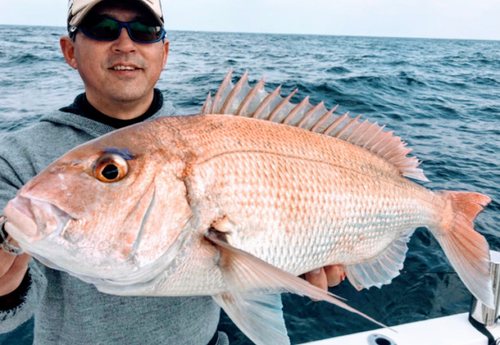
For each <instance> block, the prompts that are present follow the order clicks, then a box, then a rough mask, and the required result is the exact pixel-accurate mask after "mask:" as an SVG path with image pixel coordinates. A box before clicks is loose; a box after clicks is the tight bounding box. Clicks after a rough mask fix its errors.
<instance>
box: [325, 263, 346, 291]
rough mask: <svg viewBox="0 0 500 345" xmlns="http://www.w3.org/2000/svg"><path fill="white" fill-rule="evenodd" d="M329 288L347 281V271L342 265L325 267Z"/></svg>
mask: <svg viewBox="0 0 500 345" xmlns="http://www.w3.org/2000/svg"><path fill="white" fill-rule="evenodd" d="M324 269H325V274H326V278H327V281H328V286H336V285H339V284H340V283H341V282H342V281H343V280H344V279H345V271H344V267H343V266H342V265H332V266H326V267H324Z"/></svg>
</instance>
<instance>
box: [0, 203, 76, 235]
mask: <svg viewBox="0 0 500 345" xmlns="http://www.w3.org/2000/svg"><path fill="white" fill-rule="evenodd" d="M4 214H5V216H6V217H7V220H8V221H7V223H6V230H7V232H8V233H9V234H10V235H11V236H12V237H13V238H14V239H15V240H17V241H18V242H19V243H23V242H28V243H33V242H35V241H37V240H40V239H42V238H51V237H55V236H59V235H61V234H62V233H63V231H64V229H65V228H66V227H67V225H68V224H69V222H70V220H72V219H75V217H73V216H71V215H70V214H69V213H67V212H66V211H64V210H62V209H61V208H60V207H58V206H57V205H55V204H53V203H51V202H48V201H44V200H40V199H35V198H28V197H24V196H20V195H18V196H17V197H16V198H14V199H12V200H11V201H9V202H8V203H7V206H6V207H5V209H4Z"/></svg>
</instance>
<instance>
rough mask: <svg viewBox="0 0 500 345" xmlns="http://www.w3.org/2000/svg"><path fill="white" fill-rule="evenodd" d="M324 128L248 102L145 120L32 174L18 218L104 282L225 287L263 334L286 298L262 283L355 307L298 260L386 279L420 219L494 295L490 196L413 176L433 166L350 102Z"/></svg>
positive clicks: (358, 281)
mask: <svg viewBox="0 0 500 345" xmlns="http://www.w3.org/2000/svg"><path fill="white" fill-rule="evenodd" d="M254 94H257V92H254ZM226 97H227V98H237V97H236V96H235V95H234V94H231V93H229V95H228V93H227V92H226ZM273 97H274V96H273ZM219 98H220V97H219ZM219 98H217V97H216V99H219ZM218 102H222V101H220V100H218ZM240 102H242V103H245V102H246V103H245V104H246V105H245V107H248V104H250V101H248V100H246V101H245V100H243V101H241V100H240ZM286 102H288V100H286ZM287 104H288V103H283V104H282V105H281V108H286V107H287ZM304 104H305V103H304ZM304 104H302V105H300V106H301V107H305V106H304ZM215 107H216V106H215V105H213V106H210V105H206V106H204V109H208V110H207V111H210V112H212V111H216V109H214V108H215ZM221 107H222V105H221ZM242 107H243V106H241V107H240V110H241V108H242ZM224 108H225V111H229V110H227V109H233V110H231V111H232V112H236V111H237V110H238V107H236V106H231V105H227V104H226V105H224ZM311 108H312V107H311ZM260 109H261V110H259V111H263V110H262V107H261V108H260ZM301 109H302V108H301ZM301 111H302V110H301ZM314 111H315V110H314ZM297 113H299V111H298V110H296V111H295V112H293V111H292V112H289V113H288V114H293V116H295V114H297ZM268 114H271V115H269V117H274V118H279V120H276V121H280V122H281V121H285V122H287V123H290V122H294V121H295V122H298V123H301V124H305V123H307V121H308V120H309V116H315V115H312V112H311V111H310V109H307V107H305V108H304V110H303V111H302V117H301V118H298V119H296V120H294V121H292V120H291V118H290V116H288V117H287V116H281V115H280V114H279V113H278V112H275V113H274V115H272V114H273V113H272V112H271V111H269V112H268ZM304 114H306V115H304ZM330 115H331V114H330ZM330 115H327V116H330ZM315 121H317V122H315V123H319V122H321V121H323V122H324V121H325V118H321V119H319V117H318V118H316V120H315ZM335 121H337V122H335ZM327 123H328V121H327ZM304 126H306V125H304ZM308 126H309V128H318V126H316V127H314V123H311V124H309V125H308ZM325 128H326V129H325ZM360 128H362V129H364V131H365V132H364V133H367V132H368V133H370V135H369V136H367V135H364V133H361V131H360ZM323 129H324V130H325V131H326V132H328V133H330V132H332V131H333V132H335V133H336V135H337V137H333V136H331V135H325V134H320V133H316V132H315V131H313V130H308V129H305V128H298V127H297V126H294V125H285V124H283V123H275V122H272V121H269V120H265V119H258V118H249V117H245V116H244V115H242V116H233V115H219V114H206V115H196V116H185V117H167V118H162V119H158V120H155V121H151V122H147V123H143V124H139V125H134V126H131V127H128V128H125V129H122V130H119V131H116V132H113V133H110V134H109V135H106V136H104V137H102V138H99V139H96V140H94V141H91V142H89V143H86V144H84V145H82V146H80V147H78V148H75V149H74V150H72V151H70V152H69V153H67V154H66V155H64V156H63V157H61V158H60V159H59V160H58V161H56V162H54V163H53V164H52V165H51V166H49V167H48V168H47V169H46V170H45V171H43V172H42V173H40V174H39V175H38V176H36V177H35V178H34V179H33V180H31V181H30V182H29V183H28V184H27V185H26V186H24V187H23V188H22V189H21V190H20V191H19V193H18V196H17V197H16V198H15V199H14V200H12V201H11V202H9V204H8V205H7V207H6V209H5V210H4V212H5V214H6V215H7V217H8V218H9V223H8V227H7V230H8V231H9V233H10V234H11V235H12V236H13V237H14V238H15V239H16V240H17V241H18V242H19V243H20V245H21V246H22V247H23V248H24V249H25V250H26V251H28V252H29V253H31V254H33V255H34V256H35V257H37V258H39V259H40V260H42V262H44V263H46V264H47V265H49V266H52V267H56V268H58V269H62V270H65V271H68V272H69V273H71V274H73V275H75V276H77V277H79V278H81V279H83V280H85V281H87V282H90V283H93V284H95V285H96V286H97V287H98V288H99V289H100V290H101V291H103V292H107V293H114V294H122V295H151V296H179V295H183V296H187V295H212V296H214V299H215V300H216V301H217V302H218V303H219V304H220V305H221V306H222V307H223V308H224V309H225V310H226V312H227V313H228V315H229V316H230V317H231V318H232V319H233V321H234V322H235V323H236V324H237V325H238V326H239V327H240V328H241V329H242V330H243V331H244V332H245V333H246V334H247V335H248V336H249V337H250V338H251V339H252V340H253V341H254V342H256V343H257V344H269V343H273V344H287V339H288V338H287V337H286V329H284V325H283V324H282V318H280V316H279V315H278V314H276V311H275V309H279V310H281V309H280V308H274V307H276V306H277V303H278V302H276V301H275V300H274V299H272V298H271V297H269V296H268V295H266V294H262V293H261V292H265V293H276V292H282V291H290V292H294V293H299V294H302V295H307V296H310V297H313V298H316V299H322V300H327V301H329V302H331V303H335V304H337V305H340V306H342V307H344V308H347V309H349V310H352V308H350V307H348V306H347V305H345V304H344V303H343V302H341V301H339V300H338V299H336V298H335V297H333V296H332V295H331V294H329V293H327V292H323V291H321V290H319V289H315V288H314V287H312V286H309V285H308V284H307V283H306V282H304V281H302V280H301V279H299V278H296V276H298V275H300V274H303V273H305V272H308V271H311V270H313V269H316V268H319V267H323V266H325V265H332V264H337V265H342V266H343V267H344V270H345V272H346V275H347V278H348V279H349V281H350V282H351V283H352V284H353V285H354V286H355V287H356V288H358V289H361V288H369V287H370V286H378V287H380V286H381V285H383V284H387V283H390V281H391V280H392V279H393V278H394V277H396V276H397V275H398V274H399V270H400V269H401V268H402V266H403V261H404V258H405V254H406V250H407V242H408V241H409V239H410V236H411V234H412V233H413V231H414V229H415V228H417V227H422V226H424V227H427V228H428V229H429V230H430V231H431V232H432V234H433V235H434V236H435V237H436V239H437V240H438V242H439V243H440V245H441V246H442V248H443V250H444V251H445V253H446V255H447V257H448V259H449V260H450V262H451V264H452V266H453V267H454V268H455V270H456V271H457V273H458V274H459V276H460V278H461V279H462V280H463V282H464V284H465V285H466V286H467V287H468V289H469V290H470V291H471V292H472V293H473V294H474V295H475V296H476V297H477V298H478V299H480V300H481V301H482V302H483V303H485V304H486V305H489V306H491V305H492V304H493V294H492V288H491V281H490V279H489V247H488V244H487V242H486V241H485V239H484V237H483V236H481V235H480V234H479V233H477V232H476V231H475V230H474V225H473V221H474V219H475V218H476V216H477V215H478V213H479V212H481V211H482V209H483V207H484V206H486V205H487V204H488V203H489V202H490V198H489V197H487V196H485V195H482V194H479V193H469V192H455V191H437V192H433V191H430V190H428V189H426V188H424V187H422V186H421V185H419V184H416V183H414V182H412V181H410V180H408V179H407V178H405V177H404V176H405V175H408V174H409V175H411V176H413V177H417V178H420V179H422V180H424V179H425V177H424V176H423V173H422V172H421V171H420V169H417V168H416V166H417V165H418V162H417V161H416V160H414V159H413V158H408V157H406V154H407V153H408V152H409V151H408V150H407V149H404V148H403V147H404V145H403V144H402V143H401V141H400V140H399V138H397V137H396V139H397V140H396V139H395V137H392V133H389V134H387V133H386V132H381V130H379V127H377V126H373V124H369V123H368V124H366V123H359V122H358V121H357V119H351V118H349V117H347V115H345V116H343V117H338V116H336V117H335V119H332V120H331V121H330V123H329V124H328V125H327V126H326V125H325V126H323ZM360 133H361V134H360ZM372 138H376V140H372ZM270 306H271V307H270ZM264 309H265V310H266V312H268V313H269V314H265V313H263V312H262V311H263V310H264ZM262 315H267V316H262ZM260 318H261V320H260Z"/></svg>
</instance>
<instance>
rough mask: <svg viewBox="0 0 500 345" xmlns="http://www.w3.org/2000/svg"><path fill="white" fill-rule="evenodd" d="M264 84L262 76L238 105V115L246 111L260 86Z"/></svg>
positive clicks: (242, 114)
mask: <svg viewBox="0 0 500 345" xmlns="http://www.w3.org/2000/svg"><path fill="white" fill-rule="evenodd" d="M263 85H264V78H262V79H261V80H260V81H259V82H258V83H257V85H255V87H254V88H253V89H252V90H250V92H249V93H248V94H247V96H246V97H245V99H244V100H243V101H242V102H241V105H240V107H239V108H238V111H237V112H236V115H238V116H244V114H245V112H246V111H247V109H248V107H249V106H250V103H252V101H253V99H254V98H255V96H256V95H257V92H258V91H259V90H260V88H261V87H262V86H263Z"/></svg>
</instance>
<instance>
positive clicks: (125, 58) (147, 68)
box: [63, 5, 168, 115]
mask: <svg viewBox="0 0 500 345" xmlns="http://www.w3.org/2000/svg"><path fill="white" fill-rule="evenodd" d="M143 12H145V11H140V10H138V9H134V8H131V7H130V6H127V7H124V6H110V5H107V6H102V7H100V8H96V10H95V11H93V14H90V15H89V16H92V15H105V16H108V17H111V18H114V19H117V20H119V21H122V22H130V21H134V20H138V19H148V17H146V16H147V13H143ZM72 44H73V47H74V57H73V59H71V58H68V56H67V54H66V53H65V57H66V61H67V62H68V63H69V64H70V65H71V66H72V67H73V68H76V69H77V70H78V72H79V73H80V76H81V77H82V79H83V82H84V84H85V91H86V93H87V98H88V99H89V101H91V103H92V100H99V103H101V104H102V103H107V102H109V103H124V102H125V103H127V102H132V103H133V102H137V101H139V102H140V101H141V100H145V99H149V101H151V100H152V97H153V88H154V85H155V84H156V82H157V81H158V79H159V77H160V74H161V72H162V70H163V68H164V66H165V64H166V62H167V54H168V42H167V43H166V44H165V43H163V42H162V41H160V42H156V43H149V44H144V43H137V42H134V41H132V40H131V39H130V37H129V35H128V32H127V30H126V29H125V28H123V29H122V32H121V34H120V37H119V38H118V39H116V40H115V41H97V40H94V39H91V38H88V37H87V36H85V35H84V34H83V33H81V32H78V33H77V35H76V37H75V41H74V42H73V43H72ZM64 50H65V49H64V48H63V52H64ZM131 68H132V69H131ZM108 115H112V114H108Z"/></svg>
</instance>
